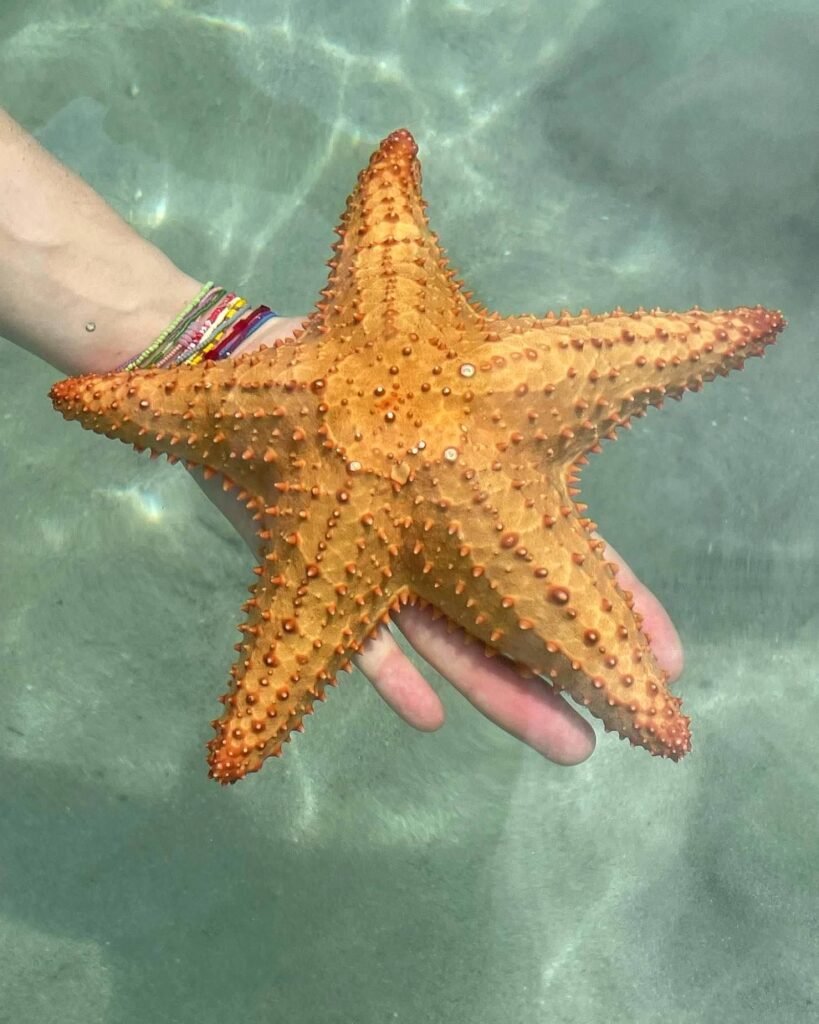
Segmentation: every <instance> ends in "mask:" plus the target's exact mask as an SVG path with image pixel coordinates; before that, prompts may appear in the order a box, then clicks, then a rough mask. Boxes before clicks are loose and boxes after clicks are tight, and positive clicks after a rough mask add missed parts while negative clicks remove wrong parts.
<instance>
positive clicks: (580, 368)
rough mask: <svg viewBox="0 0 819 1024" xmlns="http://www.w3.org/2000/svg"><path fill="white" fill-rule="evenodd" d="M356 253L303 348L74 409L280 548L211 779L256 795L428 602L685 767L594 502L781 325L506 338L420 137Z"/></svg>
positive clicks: (404, 148) (282, 346) (384, 187)
mask: <svg viewBox="0 0 819 1024" xmlns="http://www.w3.org/2000/svg"><path fill="white" fill-rule="evenodd" d="M337 234H338V235H339V241H338V242H337V243H336V244H335V246H334V247H333V248H334V255H333V258H332V260H331V261H330V264H329V265H330V276H329V281H328V283H327V287H326V288H325V289H324V290H323V291H322V293H321V294H322V299H321V300H320V301H319V303H318V304H317V307H316V309H315V311H314V312H313V313H312V314H311V316H310V317H309V318H308V320H307V321H306V322H305V324H304V327H303V330H300V331H297V332H296V333H295V334H294V335H293V336H292V337H291V338H288V339H286V340H284V341H282V342H280V343H277V344H276V345H275V346H273V347H267V348H264V347H263V348H261V349H259V350H258V351H257V352H254V353H250V354H246V355H243V356H239V357H238V358H233V359H227V360H224V361H222V362H203V363H200V364H199V365H195V366H191V365H181V366H178V367H175V368H173V369H145V370H133V371H122V372H114V373H107V374H90V375H85V376H81V377H74V378H70V379H67V380H63V381H61V382H59V383H57V384H55V385H54V387H53V388H52V391H51V398H52V400H53V403H54V406H55V408H57V409H58V410H59V411H60V412H61V413H62V414H63V416H64V417H65V418H66V419H76V420H79V421H80V423H81V424H82V426H84V427H87V428H89V429H91V430H94V431H96V432H98V433H101V434H105V435H106V436H107V437H111V438H118V439H120V440H122V441H125V442H128V443H130V444H133V445H134V446H135V447H136V448H137V449H138V450H145V449H149V450H150V451H151V452H152V453H164V454H167V455H168V456H169V457H170V458H171V460H172V461H176V460H183V461H184V462H186V463H187V464H188V465H196V466H203V467H204V468H205V473H206V475H212V474H214V473H219V474H222V476H223V477H224V486H225V487H226V488H232V487H236V488H238V490H239V497H240V498H241V499H242V500H243V501H244V502H245V503H246V505H247V507H248V509H249V510H250V512H251V513H252V515H253V518H254V519H255V521H256V523H257V525H258V538H259V563H258V566H257V567H256V569H255V572H256V575H257V580H256V582H255V584H254V586H253V587H252V589H251V595H252V596H251V598H250V600H249V601H247V603H246V604H245V605H244V611H245V612H246V621H245V622H244V623H243V624H242V625H240V626H239V629H240V631H241V632H242V633H243V640H242V642H241V643H240V644H238V645H237V650H238V652H239V655H238V660H237V662H236V664H235V665H234V666H233V668H232V670H231V676H232V679H231V684H230V688H229V692H228V693H227V694H225V696H223V697H222V698H221V700H222V702H223V704H224V707H225V709H224V713H223V715H222V717H221V718H220V719H218V720H217V721H215V722H214V723H213V725H214V727H215V730H216V735H215V737H214V738H213V739H212V740H211V741H210V743H209V745H208V746H209V763H210V774H211V776H212V777H213V778H215V779H218V780H219V781H220V782H222V783H228V782H235V781H236V780H238V779H240V778H242V777H243V776H244V775H246V774H247V773H248V772H252V771H256V770H258V769H259V768H260V767H261V765H262V763H263V761H264V760H265V759H266V758H267V757H269V756H270V755H274V756H275V755H279V754H280V753H281V751H282V746H283V744H284V743H285V741H287V740H288V739H289V737H290V735H291V733H292V732H293V731H294V730H301V728H302V720H303V718H304V717H305V716H306V715H308V714H309V713H310V712H311V711H312V710H313V704H314V702H315V701H316V700H323V699H324V695H325V689H326V687H327V686H328V685H330V684H332V683H333V682H334V680H335V677H336V674H337V673H338V672H339V671H341V670H343V669H345V668H347V667H349V663H350V658H351V657H352V656H353V655H354V654H355V653H356V652H357V651H360V650H361V648H362V645H363V644H364V642H365V641H366V640H367V638H368V637H369V636H370V635H371V634H372V633H373V632H374V631H375V630H376V629H377V628H378V627H379V626H380V625H381V624H382V623H385V622H387V621H388V620H389V618H390V615H391V613H393V612H394V611H395V610H397V609H398V608H399V607H400V606H401V605H403V604H406V603H416V602H419V603H421V604H423V605H430V606H432V607H433V609H435V610H436V611H437V612H438V613H441V614H443V615H445V616H446V617H447V619H448V620H450V622H451V623H453V624H454V625H455V626H459V627H462V628H463V630H464V631H465V632H466V634H468V635H469V636H470V637H472V638H474V639H475V640H477V641H479V642H481V643H482V644H484V645H485V646H486V648H487V652H488V653H495V652H498V653H500V654H502V655H504V656H506V657H507V658H509V659H511V660H512V661H513V662H515V663H516V664H517V665H518V666H519V667H521V668H522V669H524V670H526V671H528V672H533V673H536V674H537V675H539V676H542V677H543V678H544V679H545V680H547V681H548V682H549V683H550V684H551V685H552V686H553V687H554V688H555V689H557V690H565V691H567V692H568V693H569V694H570V695H571V696H572V697H573V698H574V699H575V700H576V701H578V702H579V703H580V704H582V705H584V706H585V707H587V708H588V709H589V711H590V712H591V713H592V714H593V715H595V716H597V717H598V718H600V719H601V720H602V721H603V723H604V725H605V728H606V729H607V730H616V731H617V732H618V733H619V734H620V735H621V736H623V737H627V738H628V739H629V740H630V741H631V742H632V743H633V744H636V745H640V746H643V747H645V748H646V749H647V750H649V751H650V752H651V753H652V754H659V755H663V756H666V757H670V758H673V759H674V760H676V759H678V758H680V757H681V756H683V755H684V754H685V753H686V752H687V751H688V750H689V749H690V736H689V729H688V719H687V718H686V717H685V716H684V715H682V714H681V712H680V700H679V698H678V697H675V696H673V695H672V694H671V693H670V692H669V690H668V685H667V681H668V679H667V674H666V673H665V672H664V671H662V670H661V669H660V667H659V666H658V664H657V661H656V659H655V656H654V654H653V652H652V650H651V646H650V642H649V638H648V637H647V636H646V635H645V633H644V632H643V630H642V628H641V619H640V616H639V615H638V614H637V612H636V611H635V610H634V607H633V600H632V596H631V595H630V594H629V593H628V592H627V591H624V590H622V589H620V588H619V587H618V585H617V582H616V576H615V573H616V567H615V566H614V565H613V564H612V563H611V562H608V561H607V560H606V559H605V557H604V555H603V547H604V545H603V541H602V540H600V539H599V538H598V537H597V536H596V535H595V533H594V529H595V524H593V523H592V522H591V521H590V520H589V519H588V518H586V517H585V516H584V511H585V506H583V505H581V504H580V503H579V502H577V501H576V500H575V498H576V495H577V489H576V487H575V484H576V482H577V477H578V474H579V469H580V467H581V466H582V465H583V464H584V463H585V462H586V455H587V453H589V452H595V451H599V449H600V441H601V440H602V439H604V438H613V437H614V436H615V433H616V431H617V429H618V428H619V427H622V426H626V425H628V422H629V420H630V419H631V417H633V416H640V415H643V414H644V413H645V411H646V409H647V407H648V406H649V405H661V404H662V401H663V399H664V398H668V397H671V398H679V397H680V396H681V395H682V393H683V392H684V391H685V390H687V389H688V390H695V391H696V390H699V388H700V387H701V386H702V383H703V382H704V381H707V380H711V379H713V378H714V377H715V376H716V375H717V374H719V375H723V376H724V375H725V374H727V373H728V371H729V370H732V369H737V368H740V367H741V366H742V365H743V363H744V362H745V360H746V359H747V358H748V357H749V356H753V355H761V354H762V352H763V350H764V348H765V347H766V346H767V345H769V344H770V343H772V342H773V341H774V340H775V338H776V335H777V334H778V332H779V331H780V330H781V329H782V328H783V327H784V324H785V321H784V320H783V318H782V316H781V314H780V313H778V312H772V311H768V310H766V309H763V308H762V307H759V306H757V307H754V308H747V307H741V308H738V309H732V310H717V311H714V312H709V313H706V312H702V311H700V310H699V309H693V310H690V311H689V312H687V313H673V312H664V311H662V310H657V309H654V310H651V311H646V310H642V309H641V310H638V311H636V312H633V313H625V312H623V311H622V310H619V309H618V310H615V311H614V312H612V313H606V314H602V315H591V314H590V313H589V312H588V311H585V310H584V311H582V312H581V313H580V314H579V315H577V316H572V315H570V314H568V313H563V314H560V315H555V314H553V313H549V314H548V315H546V316H545V317H543V318H537V317H534V316H511V317H502V316H500V315H499V314H498V313H494V312H489V311H487V310H486V309H484V308H482V307H481V306H480V305H478V304H477V303H475V302H473V301H471V297H470V295H469V293H465V292H464V291H463V290H462V289H461V283H460V282H458V281H456V280H454V277H455V274H454V271H452V270H451V269H449V268H448V267H447V264H446V261H445V254H444V251H443V250H442V249H441V248H440V246H439V244H438V240H437V237H436V236H435V235H434V234H433V233H432V232H431V231H430V229H429V227H428V224H427V219H426V215H425V203H424V200H423V198H422V196H421V172H420V166H419V163H418V160H417V148H416V145H415V142H414V140H413V138H412V136H411V135H410V133H409V132H408V131H406V130H400V131H396V132H393V133H392V134H391V135H390V136H389V137H388V138H386V139H385V140H384V141H383V142H382V143H381V145H380V146H379V148H378V149H377V150H376V152H375V153H374V154H373V156H372V157H371V159H370V162H369V165H368V167H367V168H365V169H364V170H363V171H362V172H361V174H360V175H359V177H358V183H357V185H356V187H355V189H354V191H353V193H352V195H351V196H350V198H349V200H348V202H347V208H346V211H345V213H344V214H343V217H342V220H341V224H340V226H339V227H338V228H337Z"/></svg>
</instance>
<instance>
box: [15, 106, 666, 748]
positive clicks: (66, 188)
mask: <svg viewBox="0 0 819 1024" xmlns="http://www.w3.org/2000/svg"><path fill="white" fill-rule="evenodd" d="M0 267H2V271H0V334H2V336H3V337H5V338H7V339H9V340H10V341H12V342H15V343H16V344H18V345H20V346H22V347H23V348H26V349H28V351H30V352H32V353H34V354H35V355H37V356H39V357H40V358H41V359H44V360H45V361H46V362H48V363H50V364H51V365H52V366H53V367H55V369H56V370H58V371H60V372H61V373H62V374H65V375H72V374H78V373H86V372H92V371H93V372H101V371H105V370H110V369H113V368H114V367H116V366H117V365H119V364H120V363H121V362H122V361H123V360H125V359H126V358H129V357H131V356H133V355H135V354H136V353H138V352H140V351H141V350H142V349H144V348H146V347H147V346H148V345H149V344H150V342H151V341H152V340H153V339H154V338H155V337H156V336H157V335H158V334H159V333H160V332H161V331H162V330H163V329H164V328H165V326H166V325H167V324H168V323H169V322H170V321H171V320H173V318H174V317H175V316H176V315H177V313H178V312H179V311H180V309H182V308H183V307H184V306H185V305H186V304H187V303H188V302H189V301H190V300H191V298H192V297H193V296H194V295H195V294H196V293H197V291H198V290H199V289H200V287H201V285H202V282H200V281H198V280H196V279H195V278H193V277H190V276H189V275H187V274H185V273H184V272H183V271H181V270H180V269H179V268H178V267H176V266H175V265H174V264H173V263H172V262H171V261H170V260H169V259H168V257H167V256H165V255H164V253H162V252H160V250H159V249H157V248H156V247H155V246H153V245H152V244H151V243H150V242H148V241H146V240H145V239H144V238H142V237H141V236H140V235H138V234H137V233H136V232H135V231H134V230H133V228H131V227H130V226H129V225H128V224H127V223H126V222H125V221H124V220H122V218H121V217H120V216H119V215H118V214H117V213H116V212H115V211H114V210H113V209H112V208H111V207H110V206H108V204H107V203H106V202H105V201H104V200H103V199H102V198H101V197H100V196H99V195H98V194H97V193H96V192H94V190H93V189H92V188H91V187H90V186H89V185H87V184H86V183H85V182H84V181H83V180H82V179H81V178H79V177H78V176H77V175H75V174H74V173H73V172H72V171H70V170H69V169H68V168H66V167H64V166H63V165H62V164H61V163H59V161H57V160H56V159H55V158H54V157H52V156H51V155H50V154H49V153H48V152H47V151H46V150H44V149H43V148H42V147H41V146H40V145H39V144H38V143H37V142H36V141H35V140H34V139H33V138H32V137H31V136H30V135H29V134H28V133H27V132H25V130H24V129H23V128H21V127H20V126H19V125H18V124H17V123H16V122H15V121H14V120H13V119H12V118H11V117H10V116H9V115H8V114H6V113H5V112H4V111H2V110H0ZM221 283H223V284H226V283H227V282H221ZM272 304H273V305H276V304H275V303H272ZM302 320H303V318H302V317H280V318H278V319H275V320H272V321H270V322H269V323H267V324H266V325H264V327H262V328H261V329H260V330H259V331H257V332H256V334H254V335H253V336H252V337H251V338H250V339H248V341H247V342H246V343H245V345H244V347H243V348H242V349H240V352H249V351H252V350H254V349H256V348H259V347H260V346H261V345H270V344H271V343H272V342H274V341H275V340H276V339H277V338H285V337H288V336H289V335H291V334H292V332H293V331H294V330H295V329H296V328H297V327H298V326H299V325H300V324H301V322H302ZM86 324H94V325H95V327H94V330H93V331H88V330H86ZM194 476H195V477H196V479H197V482H198V483H199V485H200V486H201V487H202V489H203V490H204V491H205V493H206V494H207V495H208V497H209V498H210V499H211V501H213V502H214V504H215V505H216V506H217V507H218V508H219V509H220V510H221V511H222V512H223V513H224V514H225V515H226V516H227V518H228V519H229V520H230V522H231V523H232V524H233V525H234V526H235V528H236V529H237V530H238V532H239V533H240V535H241V536H242V537H243V538H244V539H245V541H247V543H248V544H249V546H250V547H251V549H252V550H255V548H256V543H255V537H254V527H253V524H252V523H251V520H250V516H249V514H248V512H247V511H246V509H245V507H244V506H243V505H240V504H239V503H237V502H236V501H235V500H234V499H233V498H232V497H231V496H230V495H229V494H227V495H226V494H225V493H224V492H223V491H222V489H221V487H220V486H219V484H218V481H211V482H206V481H205V480H204V479H203V478H202V476H201V474H200V473H198V472H194ZM608 557H609V558H610V559H613V560H615V561H618V562H620V565H621V569H620V574H619V577H618V579H619V582H620V585H621V586H623V587H624V588H626V589H628V590H631V591H632V592H633V593H634V597H635V603H636V607H637V609H638V610H639V611H640V612H641V613H642V615H643V616H644V620H645V622H644V628H645V630H646V632H647V633H648V635H649V636H650V637H651V638H652V647H653V648H654V651H655V653H656V656H657V660H658V661H659V663H660V664H661V666H662V667H663V668H665V669H666V670H667V671H668V672H669V673H670V676H671V679H672V680H674V679H676V678H677V677H678V676H679V675H680V672H681V671H682V662H683V657H682V648H681V645H680V640H679V637H678V636H677V633H676V631H675V629H674V626H673V625H672V623H671V621H670V619H669V617H668V615H667V614H666V612H665V611H664V609H663V608H662V606H661V605H660V603H659V602H658V601H657V599H656V598H655V597H654V595H653V594H651V593H650V591H649V590H648V589H647V588H646V587H645V586H643V585H642V584H641V583H640V582H639V581H638V580H637V579H636V578H635V577H634V574H633V573H632V572H631V570H630V569H629V568H628V566H626V565H625V564H624V563H623V562H622V559H620V558H619V557H618V556H617V554H616V553H615V552H614V551H612V549H611V548H609V549H608ZM394 621H395V623H396V625H397V626H398V627H399V628H400V630H401V632H402V633H403V634H404V636H405V637H406V638H407V640H408V641H409V643H410V644H411V645H412V647H413V648H414V649H415V650H416V651H417V652H418V654H420V655H421V657H422V658H423V659H424V660H425V661H426V662H428V663H429V664H430V665H432V666H433V667H434V668H435V669H437V671H438V672H440V673H441V675H442V676H444V677H445V678H446V679H448V680H449V682H450V683H451V684H452V685H453V686H454V687H455V688H456V689H457V690H458V691H459V692H460V693H461V694H463V696H464V697H466V698H467V700H469V701H470V703H472V704H473V705H474V706H475V707H476V708H477V709H478V710H479V711H481V712H482V713H483V714H484V715H486V717H487V718H489V719H490V720H491V721H493V722H494V723H495V724H497V725H498V726H500V727H501V728H502V729H505V730H506V731H507V732H509V733H511V734H512V735H513V736H516V737H518V739H520V740H522V741H523V742H524V743H526V744H528V745H529V746H530V747H532V748H533V749H534V750H537V751H538V752H540V753H541V754H542V755H543V756H544V757H546V758H548V759H549V760H551V761H553V762H554V763H556V764H561V765H573V764H578V763H580V762H581V761H584V760H586V758H588V757H589V756H590V755H591V753H592V751H593V750H594V745H595V734H594V731H593V730H592V728H591V726H590V725H589V724H588V722H587V721H586V720H585V719H584V718H582V717H581V716H580V715H579V714H578V713H577V712H576V711H575V710H574V708H573V707H571V706H570V705H569V703H568V702H567V701H566V700H564V699H563V698H562V697H561V696H559V695H557V694H555V693H553V692H552V690H551V689H550V688H549V687H548V685H546V684H545V683H544V682H543V681H542V680H540V679H524V678H521V676H520V675H519V674H518V673H517V672H516V671H515V669H514V668H513V667H512V666H511V665H510V664H509V663H507V662H506V661H504V660H503V659H502V658H498V657H494V658H487V657H486V655H485V654H484V651H483V648H482V647H481V646H480V645H478V644H466V643H464V640H463V637H462V634H460V633H459V632H455V633H451V632H449V631H448V630H447V627H446V625H445V623H444V622H443V621H441V620H434V619H433V617H432V615H431V614H430V613H429V612H427V611H421V610H420V609H418V608H415V607H409V606H407V607H404V608H403V609H402V610H401V611H400V612H399V613H398V614H396V616H395V620H394ZM355 663H356V665H357V666H358V668H359V669H360V670H361V672H362V673H363V674H364V675H365V676H366V677H367V679H369V681H370V682H371V683H372V685H373V686H374V687H375V689H376V690H377V691H378V693H379V694H380V695H381V696H382V697H383V699H384V700H385V701H386V703H387V704H389V706H390V707H391V708H392V709H393V710H394V711H395V712H396V713H397V714H398V715H399V716H400V717H401V718H402V719H403V720H404V721H405V722H407V724H409V725H411V726H413V727H415V728H416V729H421V730H424V731H432V730H435V729H438V728H440V727H441V726H442V725H443V723H444V709H443V705H442V703H441V700H440V698H439V696H438V694H437V693H436V692H435V690H434V689H433V688H432V687H431V686H430V684H429V683H428V682H427V680H426V679H425V678H424V676H423V674H422V673H421V672H420V671H419V670H418V669H417V668H416V667H415V666H414V665H413V664H412V662H411V661H410V660H409V659H408V658H407V657H406V656H405V654H404V653H403V652H402V650H401V649H400V647H399V646H398V644H397V643H396V640H395V638H394V637H393V636H392V635H391V633H390V632H389V631H388V630H387V629H386V628H383V627H382V628H381V629H380V630H379V632H378V633H377V634H376V635H375V636H374V637H373V638H372V639H371V640H370V641H369V642H368V643H367V644H366V646H365V648H364V650H363V651H362V652H361V654H360V655H359V656H358V657H357V658H356V659H355Z"/></svg>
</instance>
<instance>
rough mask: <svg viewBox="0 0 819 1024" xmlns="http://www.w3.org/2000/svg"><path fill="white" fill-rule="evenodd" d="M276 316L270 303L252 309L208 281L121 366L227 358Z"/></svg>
mask: <svg viewBox="0 0 819 1024" xmlns="http://www.w3.org/2000/svg"><path fill="white" fill-rule="evenodd" d="M275 316H278V313H274V312H273V310H272V309H270V307H269V306H256V307H255V309H250V308H248V303H247V300H246V299H243V298H241V297H240V296H238V295H236V294H234V293H233V292H229V291H227V290H226V289H225V288H217V287H214V284H213V281H208V283H207V284H206V285H204V286H203V287H202V288H201V289H200V290H199V292H198V293H197V294H196V295H195V296H194V297H193V299H191V301H190V302H189V303H188V304H187V306H185V308H184V309H183V310H182V312H181V313H179V315H178V316H177V317H175V319H174V320H172V321H171V323H170V324H168V326H167V327H166V328H165V330H164V331H163V332H162V333H161V334H160V335H159V337H157V338H155V339H154V341H152V342H151V344H150V345H149V346H148V347H147V348H146V349H145V351H144V352H142V353H140V355H138V356H136V357H135V358H133V359H129V360H128V361H127V362H126V363H123V364H122V365H121V366H120V367H118V369H120V370H137V369H139V370H142V369H146V368H147V367H150V366H157V367H170V366H179V365H180V364H181V363H198V362H200V361H201V360H202V359H208V360H213V359H224V358H225V357H226V356H229V355H230V354H231V353H232V352H234V351H235V350H236V348H238V346H239V345H240V344H241V343H242V342H243V341H246V340H247V339H248V338H249V337H250V335H251V334H253V333H254V332H255V331H257V330H258V329H259V328H260V327H261V326H262V324H264V323H267V321H268V320H270V319H272V318H273V317H275Z"/></svg>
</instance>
